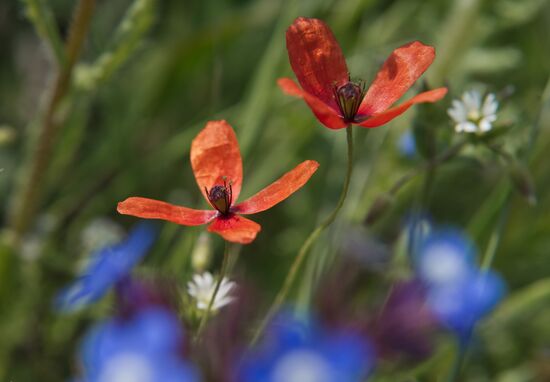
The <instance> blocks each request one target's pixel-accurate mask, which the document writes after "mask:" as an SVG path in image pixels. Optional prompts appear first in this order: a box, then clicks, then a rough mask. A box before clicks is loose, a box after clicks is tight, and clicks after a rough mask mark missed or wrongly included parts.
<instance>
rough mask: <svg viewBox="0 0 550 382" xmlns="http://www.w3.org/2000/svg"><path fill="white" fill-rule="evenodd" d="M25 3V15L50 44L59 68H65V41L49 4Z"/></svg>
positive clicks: (25, 0)
mask: <svg viewBox="0 0 550 382" xmlns="http://www.w3.org/2000/svg"><path fill="white" fill-rule="evenodd" d="M23 3H24V4H25V5H26V9H25V13H26V15H27V17H28V18H29V20H30V21H31V22H32V23H33V24H34V27H35V28H36V31H37V32H38V34H39V35H40V36H41V37H42V38H44V39H45V40H46V41H47V42H48V43H49V44H50V48H51V50H52V52H53V54H54V56H55V60H56V62H57V65H58V67H63V66H65V50H64V48H63V41H62V39H61V37H60V36H59V32H58V30H57V25H56V23H55V17H54V16H53V14H52V11H51V9H50V8H49V7H48V4H47V3H46V2H45V1H44V0H23Z"/></svg>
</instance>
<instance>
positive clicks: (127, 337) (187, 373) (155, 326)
mask: <svg viewBox="0 0 550 382" xmlns="http://www.w3.org/2000/svg"><path fill="white" fill-rule="evenodd" d="M183 340H184V336H183V331H182V329H181V325H180V323H179V321H178V319H177V317H176V316H175V315H173V314H172V313H171V312H169V311H167V310H165V309H160V308H154V309H146V310H143V311H141V312H139V313H137V314H136V315H134V316H132V317H131V318H130V319H112V320H109V321H106V322H103V323H101V324H99V325H98V326H96V327H95V328H93V329H92V331H91V332H90V333H89V334H88V335H87V336H86V338H85V340H84V342H83V345H82V348H81V353H82V364H83V369H84V378H83V381H85V382H126V381H133V382H158V381H163V382H197V381H199V378H198V374H197V372H196V370H195V368H194V367H193V366H192V365H191V364H190V363H188V362H187V361H185V360H184V359H183V358H182V357H181V354H182V348H183Z"/></svg>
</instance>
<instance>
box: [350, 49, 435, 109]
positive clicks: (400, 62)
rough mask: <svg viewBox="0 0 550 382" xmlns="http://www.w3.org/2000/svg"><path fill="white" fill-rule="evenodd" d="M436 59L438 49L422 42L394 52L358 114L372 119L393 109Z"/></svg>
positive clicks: (368, 92)
mask: <svg viewBox="0 0 550 382" xmlns="http://www.w3.org/2000/svg"><path fill="white" fill-rule="evenodd" d="M434 58H435V49H434V48H433V47H431V46H428V45H424V44H422V43H421V42H419V41H413V42H410V43H408V44H405V45H403V46H401V47H399V48H397V49H395V50H394V51H393V53H392V54H391V55H390V56H389V57H388V59H387V60H386V62H385V63H384V65H383V66H382V68H381V69H380V71H379V72H378V74H377V75H376V78H375V79H374V81H373V83H372V85H371V86H370V87H369V89H368V91H367V94H366V95H365V98H363V102H362V103H361V106H360V107H359V114H364V115H373V114H376V113H380V112H382V111H384V110H386V109H387V108H388V107H390V106H391V105H393V103H394V102H396V101H397V100H398V99H399V98H401V97H402V96H403V94H405V93H406V92H407V90H408V89H409V88H410V87H411V86H412V85H413V84H414V82H415V81H416V80H417V79H418V78H419V77H420V76H421V75H422V73H424V72H425V71H426V69H428V67H429V66H430V65H431V63H432V62H433V60H434Z"/></svg>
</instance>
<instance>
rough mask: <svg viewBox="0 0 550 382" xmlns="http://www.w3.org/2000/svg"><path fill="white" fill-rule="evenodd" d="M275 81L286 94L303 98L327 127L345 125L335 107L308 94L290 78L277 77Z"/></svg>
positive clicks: (340, 127) (342, 126)
mask: <svg viewBox="0 0 550 382" xmlns="http://www.w3.org/2000/svg"><path fill="white" fill-rule="evenodd" d="M277 83H278V84H279V87H280V88H281V89H282V91H283V92H285V93H286V94H288V95H291V96H294V97H300V98H303V99H304V100H305V101H306V103H307V104H308V106H309V108H310V109H311V111H313V114H315V116H316V117H317V119H318V120H319V122H321V123H322V124H323V125H325V126H326V127H328V128H329V129H342V128H344V127H346V124H345V122H344V121H343V119H342V118H341V117H340V116H339V115H338V113H337V112H336V110H335V109H333V108H332V107H330V106H329V105H327V104H325V103H324V102H323V101H321V100H320V99H319V98H317V97H315V96H313V95H311V94H309V93H308V92H306V91H305V90H303V89H300V87H299V86H298V85H297V84H296V82H294V81H292V80H291V79H290V78H279V79H278V80H277Z"/></svg>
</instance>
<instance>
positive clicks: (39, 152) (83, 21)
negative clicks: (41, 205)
mask: <svg viewBox="0 0 550 382" xmlns="http://www.w3.org/2000/svg"><path fill="white" fill-rule="evenodd" d="M94 7H95V0H80V1H79V3H78V5H77V6H76V8H75V12H74V16H73V21H72V23H71V26H70V29H69V37H68V39H67V42H66V44H65V54H66V58H65V64H64V66H63V67H62V68H61V69H60V70H59V72H58V74H57V77H56V79H55V83H54V86H53V89H52V92H51V94H50V98H49V100H48V103H47V107H46V111H45V113H44V116H43V118H42V121H41V126H40V132H39V136H38V141H37V142H36V145H35V146H34V147H33V150H32V151H31V156H30V157H29V158H28V161H27V163H25V165H24V167H23V172H25V171H26V170H27V169H28V173H26V174H25V176H24V177H23V178H22V179H23V183H21V185H20V187H17V189H16V190H15V193H14V196H15V199H16V200H15V203H14V211H13V214H12V216H11V227H12V228H13V231H14V235H15V243H16V244H17V243H18V242H19V241H20V239H21V236H22V235H23V234H24V233H25V232H26V230H27V228H28V226H29V223H30V222H31V221H32V218H33V215H34V213H35V210H36V207H37V205H38V202H39V199H40V197H41V193H42V185H43V183H44V182H43V179H44V175H45V173H46V171H47V169H48V164H49V162H50V159H51V157H52V152H53V147H54V142H55V137H56V135H57V132H58V130H59V127H60V126H61V122H60V120H59V119H60V118H59V115H58V111H59V106H60V104H61V101H63V99H64V98H65V96H66V94H67V92H68V91H69V88H70V83H71V77H72V71H73V68H74V65H75V64H76V61H77V59H78V56H79V55H80V52H81V50H82V46H83V45H84V39H85V37H86V34H87V31H88V28H89V26H90V21H91V18H92V14H93V10H94Z"/></svg>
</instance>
